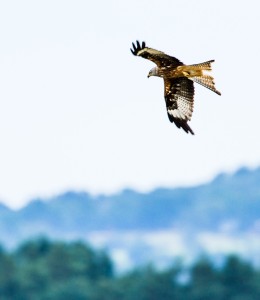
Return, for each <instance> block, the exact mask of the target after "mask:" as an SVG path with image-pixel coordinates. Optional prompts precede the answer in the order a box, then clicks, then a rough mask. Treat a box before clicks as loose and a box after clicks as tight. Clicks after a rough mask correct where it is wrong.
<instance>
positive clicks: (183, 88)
mask: <svg viewBox="0 0 260 300" xmlns="http://www.w3.org/2000/svg"><path fill="white" fill-rule="evenodd" d="M164 97H165V102H166V108H167V113H168V117H169V120H170V121H171V122H174V123H175V125H176V126H177V127H178V128H183V130H184V131H186V132H187V133H189V132H190V133H191V134H194V132H193V131H192V129H191V128H190V126H189V125H188V124H187V121H190V119H191V116H192V112H193V97H194V86H193V82H192V81H191V80H189V79H188V78H186V77H179V78H170V79H167V78H166V79H164Z"/></svg>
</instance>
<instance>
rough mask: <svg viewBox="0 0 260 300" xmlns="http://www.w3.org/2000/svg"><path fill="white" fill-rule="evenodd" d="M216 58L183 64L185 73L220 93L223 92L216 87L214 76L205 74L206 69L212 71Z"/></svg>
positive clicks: (191, 78) (193, 79)
mask: <svg viewBox="0 0 260 300" xmlns="http://www.w3.org/2000/svg"><path fill="white" fill-rule="evenodd" d="M212 62H214V60H209V61H206V62H203V63H200V64H195V65H189V66H183V69H184V70H183V71H184V74H185V75H186V76H187V77H188V78H189V79H190V80H192V81H194V82H196V83H199V84H201V85H203V86H204V87H206V88H208V89H210V90H211V91H213V92H215V93H216V94H218V95H221V93H220V92H219V91H218V90H217V89H216V88H215V82H214V78H213V77H212V76H210V75H207V74H204V71H211V70H212V69H211V63H212Z"/></svg>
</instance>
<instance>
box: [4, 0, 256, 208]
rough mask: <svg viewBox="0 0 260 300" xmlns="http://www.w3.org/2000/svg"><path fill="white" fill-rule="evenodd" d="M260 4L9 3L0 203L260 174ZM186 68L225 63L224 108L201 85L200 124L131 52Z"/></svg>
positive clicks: (219, 73)
mask: <svg viewBox="0 0 260 300" xmlns="http://www.w3.org/2000/svg"><path fill="white" fill-rule="evenodd" d="M259 28H260V6H259V4H258V2H257V1H252V0H251V1H224V0H221V1H208V0H198V1H192V0H190V1H187V0H186V1H185V0H184V1H173V0H172V1H166V0H164V1H151V0H149V1H148V0H147V1H139V0H138V1H137V0H131V1H119V0H118V1H64V0H62V1H61V0H60V1H55V0H54V1H53V0H52V1H5V2H4V1H2V2H1V3H0V40H1V47H0V99H1V102H0V103H1V109H0V139H1V148H0V199H1V201H2V202H5V203H6V204H8V205H10V206H12V207H20V206H21V205H23V204H24V203H25V202H26V201H28V200H30V199H31V198H32V197H37V196H51V195H53V194H56V193H59V192H62V191H65V190H67V189H76V190H86V191H89V192H91V193H103V192H105V193H112V192H115V191H118V190H120V189H122V188H125V187H131V188H135V189H138V190H141V191H147V190H150V189H153V188H155V187H157V186H161V185H162V186H179V185H191V184H197V183H201V182H204V181H207V180H210V179H211V178H212V177H213V176H214V175H215V174H217V173H218V172H221V171H233V170H235V169H236V168H238V167H240V166H241V165H247V166H252V167H254V166H257V165H259V164H260V134H259V130H260V120H259V110H260V99H259V93H258V87H259V75H258V72H259V70H260V63H259V53H260V45H259V41H258V40H259ZM136 39H139V40H145V41H146V43H147V45H148V46H150V47H154V48H157V49H159V50H162V51H164V52H167V53H168V54H170V55H173V56H176V57H177V58H179V59H180V60H182V61H183V62H184V63H186V64H192V63H199V62H203V61H206V60H209V59H215V60H216V62H215V63H214V64H213V75H214V77H215V81H216V87H217V88H218V89H219V90H220V91H221V92H222V96H221V97H219V96H218V95H216V94H214V93H212V92H210V91H209V90H206V89H205V88H203V87H200V86H197V85H196V91H195V93H196V94H195V110H194V114H193V118H192V121H191V122H190V123H189V124H190V126H191V128H192V129H193V130H194V131H195V136H191V135H187V134H186V133H185V132H184V131H181V130H178V129H177V128H176V127H175V125H173V124H171V123H170V122H169V121H168V118H167V115H166V110H165V104H164V98H163V82H162V80H161V79H160V78H150V79H149V80H148V79H147V74H148V71H149V70H150V68H152V67H153V64H152V63H151V62H149V61H147V60H144V59H141V58H136V57H134V56H133V55H132V54H131V53H130V50H129V48H130V47H131V43H132V41H135V40H136Z"/></svg>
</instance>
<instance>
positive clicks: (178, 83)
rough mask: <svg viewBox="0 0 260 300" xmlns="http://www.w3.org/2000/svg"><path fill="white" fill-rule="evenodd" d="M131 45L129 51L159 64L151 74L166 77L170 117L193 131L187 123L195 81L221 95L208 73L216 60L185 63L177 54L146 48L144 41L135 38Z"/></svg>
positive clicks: (166, 100)
mask: <svg viewBox="0 0 260 300" xmlns="http://www.w3.org/2000/svg"><path fill="white" fill-rule="evenodd" d="M132 44H133V49H130V50H131V52H132V53H133V54H134V55H135V56H141V57H143V58H146V59H149V60H151V61H152V62H154V63H155V64H156V65H157V66H156V67H154V68H152V69H151V70H150V72H149V74H148V77H150V76H158V77H162V78H163V80H164V98H165V102H166V109H167V113H168V117H169V120H170V121H171V122H174V123H175V125H176V126H177V127H178V128H182V129H183V130H184V131H186V132H187V133H189V132H190V133H191V134H194V132H193V131H192V129H191V128H190V126H189V125H188V123H187V122H188V121H190V120H191V116H192V112H193V101H194V100H193V98H194V85H193V82H197V83H199V84H201V85H203V86H204V87H206V88H208V89H210V90H211V91H213V92H215V93H216V94H218V95H221V94H220V92H219V91H218V90H216V88H215V83H214V78H213V77H212V76H210V75H208V74H206V71H211V63H212V62H214V60H209V61H206V62H203V63H200V64H195V65H185V64H183V63H182V62H181V61H179V60H178V59H177V58H175V57H172V56H169V55H167V54H165V53H164V52H161V51H158V50H155V49H152V48H148V47H146V45H145V42H142V43H141V44H140V43H139V42H138V41H136V45H135V44H134V43H132Z"/></svg>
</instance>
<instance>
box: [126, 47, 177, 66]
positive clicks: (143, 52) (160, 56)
mask: <svg viewBox="0 0 260 300" xmlns="http://www.w3.org/2000/svg"><path fill="white" fill-rule="evenodd" d="M132 45H133V49H130V50H131V52H132V53H133V54H134V55H136V56H141V57H143V58H146V59H149V60H151V61H152V62H154V63H156V65H157V66H158V67H159V68H162V67H177V66H182V65H183V63H182V62H181V61H179V60H178V59H177V58H175V57H173V56H170V55H167V54H165V53H164V52H161V51H158V50H155V49H152V48H148V47H146V45H145V42H142V43H141V44H140V43H139V42H138V41H136V45H135V44H134V43H132Z"/></svg>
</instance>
